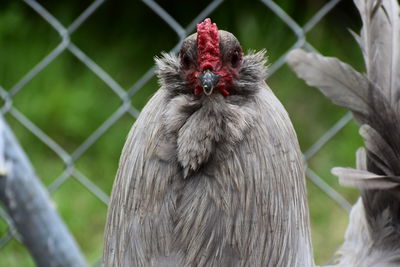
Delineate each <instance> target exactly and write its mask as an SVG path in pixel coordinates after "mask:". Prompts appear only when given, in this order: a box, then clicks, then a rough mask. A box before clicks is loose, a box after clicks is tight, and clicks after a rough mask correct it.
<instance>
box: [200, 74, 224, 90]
mask: <svg viewBox="0 0 400 267" xmlns="http://www.w3.org/2000/svg"><path fill="white" fill-rule="evenodd" d="M219 78H220V75H218V74H215V73H214V72H212V71H211V70H208V69H207V70H205V71H204V72H203V73H202V74H200V75H199V80H200V83H201V86H202V87H203V92H204V94H206V95H211V94H212V92H213V89H214V86H215V85H216V84H217V83H218V81H219Z"/></svg>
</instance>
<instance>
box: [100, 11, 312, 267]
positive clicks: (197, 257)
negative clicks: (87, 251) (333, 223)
mask: <svg viewBox="0 0 400 267" xmlns="http://www.w3.org/2000/svg"><path fill="white" fill-rule="evenodd" d="M264 54H265V53H264V52H263V51H261V52H258V53H251V54H249V55H242V48H241V46H240V44H239V42H238V40H237V39H236V38H235V36H233V35H232V34H231V33H229V32H226V31H218V29H217V26H216V25H215V24H212V23H211V21H210V19H206V20H205V21H204V22H202V23H201V24H199V25H198V27H197V34H193V35H191V36H189V37H187V38H186V40H185V41H184V42H183V44H182V48H181V50H180V53H179V57H176V56H174V55H172V54H163V56H162V58H157V59H156V63H157V65H158V78H159V81H160V85H161V88H160V89H159V90H158V91H157V92H156V93H155V95H154V96H153V97H152V98H151V100H150V101H149V102H148V103H147V105H146V106H145V108H144V109H143V111H142V113H141V114H140V116H139V118H138V119H137V121H136V122H135V124H134V125H133V127H132V129H131V131H130V133H129V136H128V139H127V141H126V144H125V146H124V149H123V152H122V155H121V159H120V165H119V169H118V173H117V177H116V180H115V183H114V187H113V191H112V197H111V202H110V206H109V212H108V219H107V225H106V233H105V243H104V255H103V264H104V266H106V267H108V266H119V267H120V266H157V267H161V266H163V267H166V266H171V267H180V266H198V267H201V266H218V267H224V266H227V267H235V266H252V267H257V266H263V267H265V266H271V267H280V266H282V267H297V266H298V267H308V266H313V259H312V249H311V242H310V233H309V218H308V208H307V198H306V187H305V180H304V173H303V165H302V155H301V153H300V150H299V145H298V142H297V137H296V134H295V132H294V130H293V127H292V124H291V122H290V119H289V117H288V115H287V113H286V111H285V109H284V108H283V106H282V105H281V103H280V102H279V101H278V100H277V98H276V97H275V96H274V94H273V93H272V92H271V90H270V89H269V88H268V86H267V85H266V83H265V81H264V80H265V77H266V71H267V69H266V67H265V63H266V62H265V55H264Z"/></svg>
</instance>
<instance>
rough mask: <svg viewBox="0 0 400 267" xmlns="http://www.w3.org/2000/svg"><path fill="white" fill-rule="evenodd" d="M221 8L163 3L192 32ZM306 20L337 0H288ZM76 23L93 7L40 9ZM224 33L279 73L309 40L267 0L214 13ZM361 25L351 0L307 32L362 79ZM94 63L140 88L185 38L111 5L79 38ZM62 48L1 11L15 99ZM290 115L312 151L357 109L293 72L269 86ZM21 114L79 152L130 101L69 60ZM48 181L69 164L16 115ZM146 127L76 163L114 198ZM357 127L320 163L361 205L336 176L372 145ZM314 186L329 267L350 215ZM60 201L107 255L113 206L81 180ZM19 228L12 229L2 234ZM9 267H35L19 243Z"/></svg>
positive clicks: (0, 30) (1, 43) (49, 32)
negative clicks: (121, 168)
mask: <svg viewBox="0 0 400 267" xmlns="http://www.w3.org/2000/svg"><path fill="white" fill-rule="evenodd" d="M209 2H210V1H197V2H193V1H159V2H158V3H159V4H160V5H161V6H162V7H163V8H165V9H166V11H167V12H169V13H170V14H171V15H172V16H173V17H174V18H175V19H176V20H177V21H178V22H179V23H181V25H184V26H185V25H187V24H189V23H190V22H191V20H192V19H193V18H195V17H196V16H197V15H198V14H199V13H200V12H201V11H202V10H203V9H204V8H205V7H206V5H207V4H208V3H209ZM276 2H277V3H278V4H279V5H280V6H281V7H282V8H283V9H284V10H285V11H286V12H287V13H288V14H289V15H290V16H291V17H292V18H293V19H294V20H295V21H296V22H297V23H299V24H300V25H304V24H305V23H306V22H307V21H308V20H309V19H310V18H311V17H312V16H313V15H314V14H315V13H316V12H317V11H318V10H319V9H320V8H321V7H322V6H323V5H324V4H325V3H326V2H327V1H321V0H307V1H294V0H292V1H290V0H280V1H276ZM40 3H41V4H42V5H43V6H44V7H45V8H46V9H47V10H48V11H49V12H50V13H51V14H53V15H54V16H55V17H56V18H57V19H58V20H60V22H61V23H62V24H63V25H65V26H68V25H70V24H71V23H72V22H73V21H74V19H76V18H77V16H78V15H79V14H81V13H82V12H83V11H84V10H85V8H86V7H87V6H88V5H89V4H90V3H91V1H40ZM211 17H212V19H213V21H215V22H217V23H218V26H219V28H220V29H225V30H228V31H231V32H232V33H234V34H235V35H236V36H237V37H238V39H239V40H240V41H241V43H242V46H243V48H244V50H245V51H246V50H248V49H255V50H258V49H262V48H266V49H267V51H268V56H269V62H270V64H272V63H273V62H274V61H276V60H277V59H278V58H279V57H280V56H281V55H282V54H283V53H284V52H285V51H287V50H288V49H289V48H290V47H291V46H292V45H293V44H294V42H295V41H296V40H297V39H296V36H295V34H294V33H293V32H292V31H291V30H290V28H289V27H288V26H287V25H285V23H283V22H282V20H280V19H279V18H278V17H277V16H276V15H275V14H274V13H272V12H271V11H270V10H269V9H268V8H267V7H265V6H264V5H263V4H262V3H261V2H259V1H239V0H232V1H225V2H224V3H223V4H222V5H221V6H220V7H219V8H218V9H217V10H216V11H215V12H213V13H212V15H211ZM359 27H360V21H359V18H358V14H357V13H356V10H355V8H354V7H353V4H352V2H351V1H342V2H341V3H340V4H339V5H337V6H336V7H335V8H334V9H333V10H332V11H331V12H330V13H329V14H328V15H327V16H325V17H324V18H323V19H322V21H321V22H319V23H318V24H317V26H316V27H315V28H313V29H312V30H311V31H310V32H309V33H308V34H307V40H308V41H309V42H310V43H311V44H312V45H313V46H314V47H315V48H316V49H318V50H319V51H320V52H321V53H323V54H325V55H330V56H336V57H339V58H341V59H342V60H344V61H346V62H348V63H350V64H352V65H354V66H355V67H356V68H357V69H361V70H362V65H363V63H362V58H361V53H360V51H359V49H358V47H357V46H356V43H355V41H353V39H352V38H351V36H350V34H349V33H348V31H347V29H346V28H352V29H353V30H355V31H358V30H359ZM71 40H72V42H73V43H74V44H76V45H77V46H78V47H79V48H80V49H82V51H83V52H84V53H86V55H87V56H89V57H90V58H91V59H92V60H93V61H94V62H96V63H97V64H98V65H99V66H100V67H101V68H103V69H104V70H105V71H106V72H107V73H109V74H110V76H111V77H113V78H114V79H115V80H116V81H117V82H118V83H119V84H120V85H121V86H122V87H123V88H124V89H126V90H127V89H129V88H130V87H131V86H132V85H133V84H134V83H135V81H137V80H138V79H139V78H140V77H141V76H142V75H143V74H144V73H145V72H146V71H147V70H148V69H149V68H150V67H151V66H153V57H154V56H155V55H160V53H161V51H169V50H170V49H172V48H173V47H174V46H175V45H176V43H177V42H178V41H179V40H178V37H177V36H176V34H175V33H174V32H173V31H172V30H171V29H170V28H169V27H168V26H167V25H166V24H165V23H164V22H163V21H162V20H161V19H160V18H159V17H158V16H157V15H155V14H154V13H153V12H152V11H151V10H150V9H149V8H148V7H147V6H146V5H145V4H143V3H141V2H139V1H108V2H106V3H104V4H103V5H102V6H101V7H100V8H99V9H98V10H97V11H96V12H95V13H94V14H93V15H92V16H90V18H89V19H88V20H87V21H86V22H85V23H84V24H83V25H82V26H81V27H79V28H78V30H77V31H76V32H74V33H73V34H72V36H71ZM59 43H60V37H59V36H58V34H57V32H56V31H55V30H54V29H53V28H52V27H51V26H50V25H49V24H48V23H46V22H45V21H44V20H43V19H42V18H41V17H40V16H39V15H38V14H37V13H36V12H35V11H34V10H32V9H31V8H30V7H29V6H27V5H26V4H24V3H23V2H16V1H1V2H0V86H1V87H3V88H4V89H6V90H10V89H11V88H12V87H13V86H14V85H15V84H16V83H17V82H18V81H19V80H20V79H21V78H22V77H23V76H24V75H25V74H26V73H28V72H29V70H31V69H32V68H33V67H34V66H35V65H36V64H37V63H38V62H39V61H40V60H41V59H42V58H44V57H45V56H46V55H47V54H48V53H50V52H51V51H52V50H53V49H54V48H55V47H56V46H57V45H58V44H59ZM268 83H269V85H270V87H271V88H272V89H273V91H274V92H275V94H276V95H277V96H278V97H279V99H280V100H281V101H282V102H283V104H284V106H285V107H286V108H287V110H288V112H289V114H290V116H291V118H292V120H293V123H294V126H295V128H296V130H297V133H298V137H299V141H300V145H301V147H302V149H303V151H305V150H307V148H309V147H310V146H311V145H312V144H313V143H314V142H315V141H316V140H317V139H318V138H319V137H320V136H321V135H322V134H324V133H325V132H326V131H327V130H328V129H329V128H330V127H331V126H332V125H333V124H334V123H335V122H336V121H337V120H339V119H340V118H341V117H342V116H343V115H344V114H345V111H344V110H343V109H341V108H338V107H336V106H334V105H333V104H331V103H330V102H328V101H327V100H326V99H325V98H324V97H323V96H322V95H321V94H320V93H319V92H318V91H317V90H316V89H314V88H310V87H308V86H306V85H305V84H304V82H303V81H301V80H299V79H297V78H296V77H295V75H294V74H293V73H292V72H291V71H290V70H289V68H288V67H287V66H286V65H285V66H283V67H282V68H281V69H279V70H278V71H277V72H276V73H274V74H273V75H272V76H271V77H270V78H269V80H268ZM156 89H157V81H156V79H155V78H153V79H152V80H151V81H150V82H149V83H148V84H146V86H145V87H143V88H142V89H141V90H140V91H139V92H138V93H137V94H135V95H134V96H133V98H132V103H133V105H134V106H135V107H136V108H137V109H141V108H142V107H143V106H144V105H145V103H146V101H147V100H148V99H149V97H150V96H151V95H152V94H153V93H154V92H155V90H156ZM13 105H14V107H16V108H17V109H18V110H19V111H21V112H22V113H23V114H25V115H26V116H27V117H28V118H29V119H30V120H31V121H32V122H34V123H35V124H36V125H37V126H38V127H39V128H40V129H42V130H43V131H44V132H45V133H46V134H47V135H49V136H50V137H51V138H53V139H54V140H55V141H56V142H57V143H59V144H60V145H61V146H62V147H63V148H64V149H65V150H66V151H67V152H69V153H72V152H73V151H75V149H76V148H77V147H78V146H79V145H80V144H81V143H82V142H83V141H84V140H85V139H86V138H87V137H88V136H89V135H90V134H91V133H92V132H93V131H94V130H96V129H97V128H98V127H99V126H100V125H101V123H102V122H104V121H105V120H106V119H107V118H108V117H109V116H110V115H111V114H112V113H113V112H115V110H116V109H117V108H118V107H119V106H120V105H121V101H120V100H119V98H118V97H117V96H116V95H115V94H114V93H113V92H112V91H111V90H110V89H109V88H108V87H107V85H106V84H105V83H104V82H102V81H101V80H100V79H99V78H98V77H97V76H96V75H95V74H94V73H93V72H91V71H90V70H89V69H88V68H87V67H86V66H85V65H83V64H82V63H81V62H80V61H79V60H78V59H77V58H75V57H74V56H73V55H72V54H71V53H70V52H69V51H65V52H63V53H62V54H61V55H60V56H59V57H57V58H56V59H55V60H54V61H53V62H52V63H50V64H49V65H48V66H47V67H46V68H45V69H44V70H43V71H42V72H40V74H38V75H37V76H36V77H34V78H33V79H32V81H30V82H29V83H28V84H27V85H26V86H25V87H24V88H23V89H22V91H20V92H19V93H18V94H17V95H16V96H15V98H14V99H13ZM6 119H7V121H8V122H9V123H10V125H11V126H12V128H13V129H14V131H15V134H16V135H17V137H18V139H19V141H20V142H21V144H22V146H23V147H24V149H25V150H26V152H27V154H28V155H29V157H30V159H31V161H32V163H33V165H34V167H35V169H36V172H37V174H38V176H39V177H40V178H41V180H42V181H43V183H44V184H45V185H46V186H49V185H50V184H51V183H52V181H54V179H55V178H56V177H57V176H58V175H59V174H60V173H61V172H62V171H63V168H64V164H63V162H62V161H61V160H60V158H59V157H57V155H56V154H55V153H54V152H53V151H52V150H51V149H49V148H48V147H47V146H46V145H45V144H43V143H42V142H41V141H39V140H38V139H37V138H36V137H35V136H34V135H33V134H32V133H30V132H29V131H28V130H27V129H26V128H24V127H23V126H22V125H21V124H20V123H19V122H18V121H17V120H16V119H15V118H14V117H12V116H11V115H10V114H6ZM133 122H134V119H133V118H132V117H131V116H129V115H125V116H123V117H122V118H121V119H120V120H119V121H118V122H117V123H116V124H114V125H113V126H112V127H111V128H110V129H109V130H108V131H107V132H106V134H105V135H103V136H102V137H101V138H100V139H99V140H97V141H96V142H95V144H94V145H93V146H92V147H91V148H90V149H89V150H88V151H87V152H86V153H84V154H83V156H82V157H80V158H79V159H78V160H77V161H76V166H77V168H78V169H79V170H81V171H82V172H83V173H84V174H85V175H86V176H87V177H89V178H90V179H91V181H92V182H93V183H95V184H96V185H98V186H99V187H100V188H101V189H103V190H104V191H105V192H107V193H109V192H110V190H111V187H112V183H113V179H114V175H115V171H116V168H117V163H118V158H119V154H120V151H121V148H122V145H123V143H124V140H125V136H126V134H127V132H128V130H129V128H130V126H131V124H132V123H133ZM357 131H358V126H357V125H356V124H355V123H354V122H352V123H350V124H348V125H347V126H346V127H345V128H344V129H343V130H342V131H341V132H340V133H339V134H338V135H337V136H335V137H334V138H333V139H332V140H331V141H329V143H328V144H327V145H326V146H325V147H324V148H323V149H322V150H321V151H319V152H318V153H317V154H316V155H315V156H314V157H313V158H312V159H311V160H310V161H309V163H308V164H309V166H310V167H311V168H313V169H314V170H315V171H316V172H317V173H318V174H319V175H320V176H321V177H323V178H324V180H325V181H326V182H327V183H329V184H330V185H331V186H333V187H334V188H335V189H337V190H338V191H339V192H340V193H341V194H343V195H344V196H345V197H346V198H347V199H348V200H349V201H350V202H354V201H355V200H356V198H357V196H358V193H357V192H356V191H355V190H353V189H349V188H343V187H341V186H339V185H338V183H337V180H336V179H335V177H333V176H332V175H331V174H330V169H331V168H332V167H334V166H353V165H354V163H353V162H354V153H355V151H356V149H357V148H358V147H359V146H361V145H362V142H361V139H360V137H359V136H358V133H357ZM308 185H309V187H308V188H309V200H310V201H309V203H310V204H309V205H310V209H311V222H312V235H313V242H314V252H315V257H316V262H317V263H318V264H323V263H326V262H327V261H328V260H329V259H330V257H331V256H332V255H333V252H334V251H335V249H336V248H337V247H338V246H339V245H340V244H341V242H342V240H343V233H344V229H345V227H346V225H347V215H346V213H345V212H344V211H343V210H342V209H341V208H340V207H338V205H337V204H335V203H334V202H333V201H332V200H331V199H330V198H329V197H328V196H327V195H325V194H324V193H322V192H321V191H320V190H319V189H318V188H316V187H315V186H314V185H313V184H312V183H308ZM52 198H53V200H54V204H55V206H56V207H57V210H58V211H59V212H60V214H61V216H62V218H63V219H64V220H65V222H66V224H67V225H68V227H69V229H70V230H71V232H72V233H73V235H74V237H75V238H76V239H77V241H78V243H79V245H80V247H81V248H82V250H83V252H84V253H85V255H86V257H87V260H88V262H90V263H94V262H95V261H97V260H98V259H99V257H100V255H101V250H102V235H103V228H104V223H105V216H106V206H105V205H104V204H102V203H101V202H100V201H99V200H98V199H96V197H94V196H93V195H92V194H91V193H89V192H88V191H87V190H86V189H85V188H84V187H83V186H82V185H81V184H80V183H79V182H77V181H76V180H74V179H73V178H72V179H69V180H67V181H66V182H65V184H63V185H62V186H61V187H60V188H59V189H58V190H57V191H56V192H55V193H54V194H52ZM7 230H8V228H7V225H6V223H5V222H4V221H2V220H0V237H2V236H4V235H5V233H6V232H7ZM0 259H1V260H0V266H1V267H2V266H4V267H6V266H7V267H8V266H34V263H33V261H32V259H31V257H30V256H29V254H28V252H27V250H26V249H25V248H24V246H23V245H21V244H20V243H19V242H18V241H15V240H13V241H11V242H9V243H8V244H7V245H6V246H5V247H3V248H2V249H0Z"/></svg>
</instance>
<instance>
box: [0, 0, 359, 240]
mask: <svg viewBox="0 0 400 267" xmlns="http://www.w3.org/2000/svg"><path fill="white" fill-rule="evenodd" d="M24 2H25V4H26V5H28V6H30V7H31V8H32V9H33V10H34V11H36V13H37V14H38V15H39V16H41V17H42V18H43V19H44V21H45V22H47V23H48V24H49V25H50V26H51V27H53V28H54V30H55V31H56V32H57V33H58V34H59V36H60V38H61V41H60V42H59V44H58V45H57V46H56V47H55V48H54V49H53V50H52V51H51V52H50V53H49V54H48V55H46V56H45V57H44V58H43V59H42V60H41V61H39V62H38V63H37V64H36V65H35V66H34V67H33V68H32V69H31V70H30V71H29V72H28V73H27V74H26V75H24V76H23V77H22V78H21V79H20V80H19V81H18V82H17V83H16V84H15V85H14V86H12V87H11V88H10V90H5V89H4V88H2V87H0V97H1V98H2V99H3V101H4V105H3V107H2V109H1V112H2V113H3V114H6V113H8V114H9V115H11V116H12V117H13V118H15V119H16V120H17V121H18V122H20V123H21V124H22V125H23V126H24V127H25V128H26V129H27V130H28V131H30V132H31V133H32V134H34V135H35V136H36V137H37V138H38V139H39V140H40V141H41V142H43V143H44V144H45V145H46V146H48V147H49V148H50V149H51V150H52V151H54V153H55V154H56V155H58V157H59V158H60V159H61V160H62V161H63V162H64V164H65V169H64V171H63V172H62V173H60V174H59V176H58V177H56V178H55V179H54V180H53V182H52V183H51V184H50V186H49V187H48V190H49V192H50V193H53V192H55V191H57V190H58V189H59V188H60V187H61V186H62V185H63V184H64V183H65V182H66V181H67V180H68V179H71V178H72V179H76V181H78V182H79V183H81V184H82V185H83V186H84V187H85V188H86V189H87V190H88V192H90V193H91V194H93V195H94V196H96V197H97V198H98V199H99V200H101V201H102V202H103V203H104V204H105V205H107V203H108V200H109V196H108V195H107V194H106V193H104V192H103V191H102V190H101V189H100V188H99V187H98V186H97V185H96V184H95V183H94V182H92V180H90V179H89V178H88V177H86V176H85V175H84V174H83V173H82V172H81V171H80V170H79V169H78V168H77V167H76V164H75V163H76V161H77V160H78V159H79V158H80V157H81V156H82V155H83V154H84V153H85V152H86V151H87V150H88V149H89V148H90V147H91V146H92V145H93V144H94V143H95V142H96V141H97V140H98V139H99V138H100V137H102V136H103V135H104V134H105V133H106V132H107V131H108V130H109V129H110V128H111V127H112V126H113V125H114V124H115V123H116V122H117V121H119V120H120V119H121V118H122V117H123V116H124V115H126V114H128V115H130V116H132V117H134V118H136V117H137V116H138V115H139V111H138V109H137V108H136V107H135V106H134V105H133V104H132V102H131V99H132V98H134V97H135V94H136V93H137V92H138V91H139V90H140V89H141V88H143V87H144V86H145V85H146V84H147V83H148V82H149V81H150V79H152V78H153V77H154V75H155V74H154V72H155V67H154V66H153V67H151V68H150V69H149V70H148V71H147V72H146V73H145V74H144V75H143V76H142V77H140V78H139V79H137V81H136V82H135V83H134V84H133V85H132V86H130V87H128V88H126V89H127V90H125V89H124V88H122V86H121V85H120V84H118V82H117V81H116V80H115V79H114V78H113V77H112V76H111V75H110V74H108V73H107V72H106V71H105V70H104V69H102V67H101V66H99V65H98V64H97V63H96V62H95V61H94V60H93V59H91V58H90V57H89V56H88V55H86V54H85V53H84V52H83V51H82V50H81V49H80V48H79V47H78V46H77V45H76V44H74V43H73V42H72V41H71V39H70V35H71V34H72V33H73V32H75V31H76V30H77V29H78V28H79V27H80V26H81V25H82V24H83V23H84V22H85V21H86V20H87V19H88V18H89V17H90V16H92V15H93V14H94V13H95V12H96V10H97V9H98V8H99V7H100V6H101V5H102V4H103V3H104V2H105V1H104V0H96V1H94V2H93V3H92V4H91V5H90V6H89V7H87V8H86V10H84V12H83V13H82V14H81V15H79V16H78V17H77V18H76V19H75V20H74V21H73V22H72V23H71V24H70V25H69V26H67V27H65V26H64V25H62V24H61V23H60V21H58V20H57V19H56V18H55V17H54V16H53V15H52V14H51V13H50V12H48V11H47V10H46V9H45V8H44V7H43V6H42V5H41V4H40V3H39V2H37V1H35V0H24ZM143 2H144V3H145V4H146V6H147V7H148V8H149V9H151V10H152V11H153V12H154V14H155V15H157V16H159V17H160V18H161V19H162V20H163V21H164V22H165V23H166V24H167V25H168V26H169V27H170V28H171V29H172V30H173V31H174V32H175V33H176V35H177V36H178V39H179V41H178V43H177V44H176V45H175V46H174V48H173V49H172V50H171V52H177V50H178V49H179V46H180V44H181V42H182V41H183V40H184V38H185V37H186V36H187V35H188V34H190V33H191V32H192V31H194V29H195V27H196V24H197V23H199V22H200V21H202V20H203V19H204V18H206V17H207V16H210V15H211V14H212V12H213V11H214V10H215V9H216V8H218V6H220V5H221V3H223V0H214V1H212V2H211V3H210V4H209V5H208V6H207V7H206V8H205V9H204V10H203V11H201V12H200V14H198V16H197V17H195V18H194V19H193V20H192V22H190V23H189V24H188V25H187V26H186V27H184V26H181V25H180V24H179V23H178V22H177V21H176V20H175V19H174V18H173V17H172V16H171V15H170V14H168V13H167V12H166V11H165V10H164V9H163V8H162V7H161V6H160V5H158V4H157V3H156V2H155V1H153V0H143ZM261 2H262V3H263V4H264V5H265V6H266V8H268V9H270V10H271V11H272V12H273V13H274V14H276V15H277V16H278V17H279V18H280V19H281V20H282V21H283V22H284V23H285V24H286V25H287V26H288V27H289V28H290V29H291V30H292V31H293V32H294V34H295V36H296V38H297V40H296V41H295V43H294V44H293V45H292V46H291V48H290V49H289V50H288V51H286V53H284V54H282V55H281V56H280V57H279V58H278V60H276V61H275V62H273V64H272V65H271V66H270V69H269V75H273V74H274V73H275V72H276V71H277V70H278V69H280V68H281V67H282V65H283V64H284V63H285V61H286V55H287V53H288V52H290V50H292V49H294V48H298V47H303V48H305V49H307V50H310V51H315V49H314V48H313V47H312V46H311V45H310V44H309V43H308V42H307V41H306V34H307V33H308V32H310V31H311V30H312V29H313V28H314V26H315V25H316V24H317V23H318V22H319V21H320V20H321V19H322V18H323V17H324V16H325V15H326V14H327V13H328V12H330V11H331V10H332V9H333V8H334V7H335V6H336V5H337V4H338V3H339V2H340V0H331V1H328V2H327V3H326V4H325V5H324V6H323V7H322V8H321V9H320V10H319V11H318V12H317V13H316V14H315V15H314V16H313V17H312V18H311V19H310V20H309V21H308V22H307V23H306V24H305V25H304V26H303V27H301V26H300V25H298V24H297V23H296V22H295V21H294V20H293V19H292V18H291V17H290V16H289V15H288V14H287V13H286V12H285V11H284V10H283V9H282V8H281V7H280V6H279V5H278V4H277V3H276V2H274V1H272V0H261ZM67 51H69V52H70V53H71V54H72V55H73V56H75V57H76V58H77V59H78V60H79V61H80V62H81V63H82V64H84V65H85V66H86V67H87V68H88V69H89V70H90V71H91V72H93V73H94V74H95V75H96V76H97V77H98V78H100V79H101V80H102V81H103V82H104V83H105V84H106V85H107V86H108V88H109V89H110V90H111V91H112V92H113V93H114V94H115V95H116V96H117V97H119V99H120V100H121V105H120V106H119V108H118V109H117V110H116V111H115V112H114V113H113V114H112V115H111V116H109V117H108V118H107V119H106V120H105V121H104V122H103V123H102V124H101V125H100V127H98V128H97V129H96V130H95V131H94V132H93V133H92V134H91V135H90V136H89V137H88V138H87V139H86V140H85V141H84V142H83V143H82V144H80V146H78V148H76V149H75V151H73V152H72V153H68V152H67V151H66V150H65V149H64V148H63V147H62V146H61V145H60V144H58V143H57V142H56V141H55V140H53V139H52V138H51V137H50V136H49V135H47V134H46V133H45V132H44V131H42V130H41V129H40V128H39V127H38V126H37V125H35V124H34V123H33V122H32V121H31V120H29V119H28V118H27V116H25V115H24V114H23V113H22V112H20V111H19V110H18V109H17V108H16V107H15V106H13V97H14V96H15V95H16V94H18V93H19V92H21V91H22V90H23V89H24V88H25V86H26V85H27V84H28V83H29V82H30V81H31V80H32V79H33V78H34V77H35V76H37V75H38V74H39V73H41V71H42V70H43V69H44V68H46V66H48V65H49V64H50V63H52V62H53V61H54V60H55V59H57V58H58V57H59V56H60V55H61V54H62V53H65V52H67ZM351 119H352V116H351V114H350V113H347V114H346V115H345V116H343V117H342V118H341V119H340V120H339V121H338V122H337V123H335V124H334V125H333V126H332V127H331V128H330V129H329V130H328V131H326V132H325V133H324V134H323V135H322V136H321V137H320V138H319V139H318V140H317V142H315V143H314V144H313V145H312V146H311V147H310V148H309V149H308V150H307V151H305V153H304V158H305V160H306V161H308V160H309V159H310V158H312V157H313V156H314V155H315V154H316V153H317V152H318V151H319V150H321V148H322V147H324V145H325V144H326V143H327V142H328V141H329V140H331V139H332V138H333V137H334V136H335V135H336V134H337V133H338V132H339V131H340V130H341V129H342V128H343V127H345V126H346V125H347V124H348V122H349V121H350V120H351ZM306 176H307V177H308V178H309V179H310V180H311V181H312V182H313V183H314V184H315V185H316V186H318V187H319V188H320V189H321V190H322V191H323V192H325V193H326V194H327V195H328V196H329V197H330V198H332V199H333V200H334V201H335V202H337V204H339V206H340V207H342V208H343V209H344V210H345V211H346V212H348V211H349V209H350V207H351V205H350V204H349V203H348V202H347V201H346V200H345V198H344V197H343V196H341V195H340V194H339V193H338V192H337V191H335V190H334V189H333V188H332V187H331V186H329V185H328V184H327V183H326V182H324V181H323V180H322V179H321V178H320V177H319V176H318V175H317V174H316V173H315V172H314V171H313V170H312V169H310V168H308V169H307V171H306ZM0 217H1V218H2V219H3V220H4V221H5V222H6V223H7V224H8V225H9V231H8V232H7V233H6V234H5V235H4V236H2V237H0V248H1V247H3V246H4V245H6V244H7V243H8V242H9V241H10V240H11V239H12V238H19V237H18V234H17V233H16V232H15V229H14V227H13V225H12V223H11V219H10V218H9V217H8V215H7V214H6V213H5V212H4V211H2V210H0Z"/></svg>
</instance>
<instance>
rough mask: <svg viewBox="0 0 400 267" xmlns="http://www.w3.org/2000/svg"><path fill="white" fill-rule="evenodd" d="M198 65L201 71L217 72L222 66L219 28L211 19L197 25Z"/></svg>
mask: <svg viewBox="0 0 400 267" xmlns="http://www.w3.org/2000/svg"><path fill="white" fill-rule="evenodd" d="M197 64H198V66H199V70H200V71H204V70H206V69H210V70H214V71H215V70H216V68H217V67H218V65H219V64H220V59H219V35H218V28H217V25H216V24H215V23H212V22H211V19H209V18H207V19H205V20H204V21H203V22H202V23H200V24H197Z"/></svg>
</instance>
